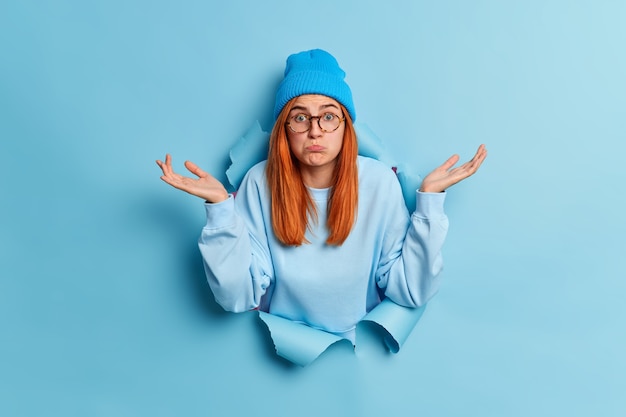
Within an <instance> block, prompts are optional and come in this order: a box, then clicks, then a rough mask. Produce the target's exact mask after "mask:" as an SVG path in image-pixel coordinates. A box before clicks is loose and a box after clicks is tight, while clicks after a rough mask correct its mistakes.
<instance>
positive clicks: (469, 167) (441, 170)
mask: <svg viewBox="0 0 626 417" xmlns="http://www.w3.org/2000/svg"><path fill="white" fill-rule="evenodd" d="M486 157H487V148H485V145H480V146H479V147H478V150H477V151H476V155H474V157H473V158H472V159H471V160H470V161H468V162H466V163H464V164H463V165H461V166H459V167H456V168H453V166H454V164H456V163H457V162H459V155H452V156H451V157H450V158H448V160H447V161H446V162H444V163H443V165H441V166H440V167H438V168H435V170H433V172H431V173H430V174H428V175H427V176H426V177H425V178H424V180H423V181H422V185H421V187H420V191H421V192H424V193H440V192H442V191H445V190H446V189H447V188H448V187H451V186H453V185H454V184H456V183H457V182H460V181H463V180H464V179H465V178H467V177H469V176H470V175H473V174H474V173H475V172H476V171H478V168H479V167H480V165H481V164H482V163H483V161H484V160H485V158H486Z"/></svg>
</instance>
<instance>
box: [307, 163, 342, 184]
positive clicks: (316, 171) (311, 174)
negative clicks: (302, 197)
mask: <svg viewBox="0 0 626 417" xmlns="http://www.w3.org/2000/svg"><path fill="white" fill-rule="evenodd" d="M300 172H301V175H302V181H303V182H304V185H306V186H307V187H311V188H328V187H331V186H332V185H333V176H334V174H335V164H328V165H324V166H319V167H311V166H306V167H303V166H300Z"/></svg>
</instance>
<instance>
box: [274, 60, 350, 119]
mask: <svg viewBox="0 0 626 417" xmlns="http://www.w3.org/2000/svg"><path fill="white" fill-rule="evenodd" d="M345 77H346V73H345V72H344V71H343V70H342V69H341V68H340V67H339V64H338V63H337V60H336V59H335V58H334V57H333V56H332V55H331V54H329V53H328V52H326V51H323V50H321V49H313V50H310V51H303V52H299V53H297V54H293V55H290V56H289V57H288V58H287V66H286V68H285V77H284V78H283V80H282V81H281V83H280V85H279V86H278V91H277V92H276V102H275V104H274V120H276V119H278V115H279V114H280V112H281V111H282V109H283V107H285V104H287V102H288V101H289V100H291V99H292V98H294V97H298V96H301V95H303V94H321V95H324V96H327V97H330V98H333V99H335V100H337V101H338V102H339V103H341V104H343V106H344V107H345V108H346V110H348V113H350V118H351V119H352V121H355V120H356V112H355V110H354V103H353V102H352V91H350V87H349V86H348V84H346V82H345V80H344V78H345Z"/></svg>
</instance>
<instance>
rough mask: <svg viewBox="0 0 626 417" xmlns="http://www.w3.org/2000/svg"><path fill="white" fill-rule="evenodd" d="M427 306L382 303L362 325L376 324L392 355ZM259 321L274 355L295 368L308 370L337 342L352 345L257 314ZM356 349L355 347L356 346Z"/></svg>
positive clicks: (268, 315) (300, 325)
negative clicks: (262, 323)
mask: <svg viewBox="0 0 626 417" xmlns="http://www.w3.org/2000/svg"><path fill="white" fill-rule="evenodd" d="M425 308H426V306H422V307H419V308H409V307H403V306H400V305H398V304H396V303H394V302H393V301H391V300H389V299H384V300H383V301H382V302H381V303H380V304H378V305H377V306H376V307H374V309H372V311H370V312H369V313H368V314H367V315H366V316H365V317H363V319H362V320H361V322H372V323H375V324H377V325H378V326H379V327H380V328H381V329H382V330H384V332H385V334H386V335H385V337H384V342H385V345H386V346H387V349H389V351H390V352H391V353H398V352H399V351H400V348H401V347H402V345H404V343H405V342H406V340H407V339H408V337H409V335H410V334H411V332H412V331H413V329H414V328H415V326H416V325H417V322H418V321H419V319H420V318H421V317H422V314H423V313H424V310H425ZM259 317H260V318H261V320H263V322H265V324H266V325H267V328H268V329H269V332H270V336H271V337H272V341H273V342H274V348H275V349H276V353H277V354H278V355H279V356H281V357H283V358H285V359H287V360H288V361H290V362H293V363H294V364H296V365H300V366H303V367H304V366H307V365H309V364H311V362H313V361H314V360H315V359H317V358H318V357H319V356H320V355H321V354H322V353H324V352H325V351H326V350H327V349H328V348H329V347H330V346H331V345H333V344H335V343H338V342H342V341H344V342H347V343H351V342H350V341H349V340H348V339H345V338H342V337H340V336H337V335H335V334H332V333H328V332H325V331H322V330H318V329H314V328H313V327H309V326H307V325H306V324H302V323H297V322H294V321H291V320H288V319H286V318H283V317H279V316H275V315H273V314H269V313H265V312H263V311H259ZM355 348H356V346H355Z"/></svg>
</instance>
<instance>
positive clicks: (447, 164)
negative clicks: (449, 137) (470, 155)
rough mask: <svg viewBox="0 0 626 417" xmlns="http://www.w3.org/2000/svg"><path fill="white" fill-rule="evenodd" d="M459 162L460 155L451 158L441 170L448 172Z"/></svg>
mask: <svg viewBox="0 0 626 417" xmlns="http://www.w3.org/2000/svg"><path fill="white" fill-rule="evenodd" d="M457 162H459V155H457V154H454V155H452V156H451V157H450V158H448V159H447V160H446V162H444V163H443V164H442V165H441V166H440V167H439V168H440V169H442V170H444V171H447V170H449V169H450V168H452V167H453V166H454V165H455V164H456V163H457Z"/></svg>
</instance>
